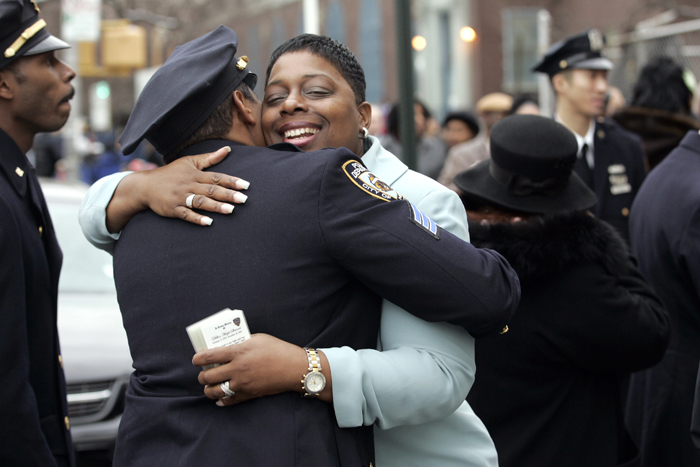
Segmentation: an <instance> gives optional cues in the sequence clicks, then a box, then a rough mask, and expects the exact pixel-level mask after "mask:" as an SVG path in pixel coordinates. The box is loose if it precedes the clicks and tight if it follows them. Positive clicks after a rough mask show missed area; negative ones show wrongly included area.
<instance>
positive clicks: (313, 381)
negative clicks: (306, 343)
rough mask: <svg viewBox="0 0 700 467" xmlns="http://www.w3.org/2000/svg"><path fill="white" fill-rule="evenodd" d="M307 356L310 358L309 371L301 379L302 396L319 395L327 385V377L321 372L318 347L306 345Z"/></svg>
mask: <svg viewBox="0 0 700 467" xmlns="http://www.w3.org/2000/svg"><path fill="white" fill-rule="evenodd" d="M304 350H305V351H306V358H307V359H308V360H309V372H308V373H306V374H305V375H304V379H302V380H301V384H302V387H301V389H302V391H303V393H302V397H318V395H319V393H320V392H321V391H323V389H324V388H325V387H326V377H325V376H323V373H321V358H320V357H319V355H318V352H317V351H316V349H309V348H307V347H304Z"/></svg>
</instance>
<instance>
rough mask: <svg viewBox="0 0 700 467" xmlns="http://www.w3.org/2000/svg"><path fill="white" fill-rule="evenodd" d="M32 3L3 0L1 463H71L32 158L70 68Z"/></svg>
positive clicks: (59, 120)
mask: <svg viewBox="0 0 700 467" xmlns="http://www.w3.org/2000/svg"><path fill="white" fill-rule="evenodd" d="M67 47H68V44H66V43H65V42H63V41H61V40H59V39H57V38H56V37H54V36H52V35H51V34H49V32H48V31H47V30H46V22H45V21H44V20H43V19H41V18H40V17H39V8H38V6H37V5H36V3H35V2H34V1H30V0H0V219H2V226H1V227H0V258H2V263H1V264H0V359H2V365H1V366H0V368H2V370H1V372H0V380H2V384H0V440H1V441H0V465H3V466H5V465H7V466H20V465H21V466H37V467H45V466H70V465H73V464H74V460H73V450H72V445H71V437H70V431H69V429H70V422H69V420H68V416H67V413H68V410H67V403H66V389H65V379H64V376H63V369H62V361H61V355H60V351H59V344H58V332H57V328H56V307H57V294H58V275H59V272H60V269H61V261H62V254H61V250H60V248H59V247H58V242H57V241H56V235H55V234H54V229H53V225H52V223H51V217H50V216H49V212H48V210H47V208H46V202H45V201H44V196H43V194H42V192H41V188H40V187H39V182H38V180H37V177H36V173H35V171H34V167H32V165H31V163H30V162H29V160H28V159H27V157H26V155H25V154H26V153H27V151H29V149H30V148H31V147H32V143H33V141H34V136H35V135H36V134H37V133H38V132H50V131H56V130H58V129H60V128H61V127H62V126H63V125H64V124H65V123H66V120H67V119H68V115H69V113H70V109H71V107H70V102H69V101H70V99H71V98H72V97H73V87H72V86H71V85H70V81H71V80H72V79H73V78H74V77H75V72H74V71H73V70H72V69H71V68H70V67H69V66H67V65H66V64H65V63H63V62H62V61H60V60H59V59H57V58H56V57H55V56H54V51H56V50H59V49H65V48H67Z"/></svg>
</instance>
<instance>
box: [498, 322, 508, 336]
mask: <svg viewBox="0 0 700 467" xmlns="http://www.w3.org/2000/svg"><path fill="white" fill-rule="evenodd" d="M507 332H508V325H507V324H506V327H504V328H503V329H501V332H499V334H505V333H507Z"/></svg>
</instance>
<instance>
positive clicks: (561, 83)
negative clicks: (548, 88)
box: [552, 70, 571, 93]
mask: <svg viewBox="0 0 700 467" xmlns="http://www.w3.org/2000/svg"><path fill="white" fill-rule="evenodd" d="M570 81H571V73H570V72H569V71H568V70H567V71H564V72H562V73H557V74H556V75H554V76H552V87H553V88H554V91H555V92H558V93H560V92H562V91H563V90H564V87H565V86H566V85H567V84H568V83H569V82H570Z"/></svg>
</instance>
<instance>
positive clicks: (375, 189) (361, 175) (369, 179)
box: [343, 161, 404, 201]
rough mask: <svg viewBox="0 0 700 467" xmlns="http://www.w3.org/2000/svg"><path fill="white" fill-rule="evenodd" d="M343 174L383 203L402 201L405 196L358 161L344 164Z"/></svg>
mask: <svg viewBox="0 0 700 467" xmlns="http://www.w3.org/2000/svg"><path fill="white" fill-rule="evenodd" d="M343 172H345V175H347V176H348V178H349V179H350V180H351V181H352V183H354V184H355V185H357V187H358V188H359V189H360V190H362V191H364V192H365V193H367V194H369V195H371V196H373V197H375V198H377V199H381V200H382V201H394V200H402V199H404V197H403V196H401V195H400V194H398V193H397V192H396V191H395V190H394V189H393V188H391V187H390V186H389V185H387V184H386V183H384V182H383V181H381V180H380V179H379V177H377V176H376V175H374V174H373V173H372V172H370V171H369V170H368V169H367V167H365V166H364V165H362V164H361V163H360V162H357V161H347V162H346V163H345V164H343Z"/></svg>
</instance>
